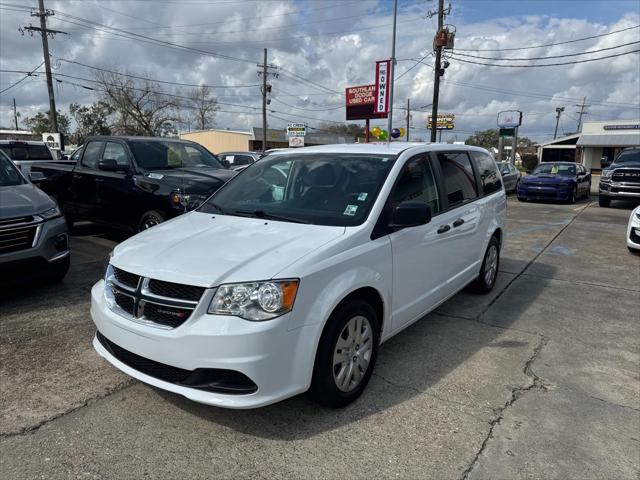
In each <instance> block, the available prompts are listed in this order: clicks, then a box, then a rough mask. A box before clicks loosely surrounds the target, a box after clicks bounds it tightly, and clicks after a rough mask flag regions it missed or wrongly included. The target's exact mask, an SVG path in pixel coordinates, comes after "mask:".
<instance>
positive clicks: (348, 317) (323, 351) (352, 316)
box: [309, 300, 380, 408]
mask: <svg viewBox="0 0 640 480" xmlns="http://www.w3.org/2000/svg"><path fill="white" fill-rule="evenodd" d="M379 342H380V327H379V321H378V317H377V315H376V312H375V310H374V309H373V307H371V305H370V304H369V303H367V302H365V301H364V300H354V301H352V302H349V303H347V304H345V305H343V306H342V307H340V308H339V309H338V310H336V311H335V312H334V313H333V314H332V315H331V318H330V319H329V323H328V324H327V326H326V327H325V330H324V332H323V333H322V337H321V338H320V343H319V345H318V352H317V354H316V362H315V365H314V368H313V380H312V382H311V389H310V390H309V394H310V396H311V397H312V398H313V399H314V400H315V401H316V402H318V403H320V404H321V405H324V406H327V407H331V408H341V407H345V406H347V405H349V404H350V403H351V402H353V401H354V400H355V399H357V398H358V397H359V396H360V394H362V392H363V391H364V389H365V388H366V386H367V384H368V383H369V379H370V378H371V374H372V373H373V367H374V365H375V363H376V357H377V355H378V343H379Z"/></svg>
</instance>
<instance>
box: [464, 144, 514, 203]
mask: <svg viewBox="0 0 640 480" xmlns="http://www.w3.org/2000/svg"><path fill="white" fill-rule="evenodd" d="M471 156H473V159H474V160H475V161H476V166H477V167H478V175H479V176H480V183H481V184H482V193H484V194H485V195H490V194H492V193H494V192H497V191H499V190H501V189H502V180H501V179H500V175H498V168H497V166H496V162H495V161H494V160H493V158H492V157H491V155H488V154H486V153H482V152H471ZM507 168H508V169H509V173H513V171H512V170H511V169H512V168H513V167H512V166H511V165H509V166H508V167H507Z"/></svg>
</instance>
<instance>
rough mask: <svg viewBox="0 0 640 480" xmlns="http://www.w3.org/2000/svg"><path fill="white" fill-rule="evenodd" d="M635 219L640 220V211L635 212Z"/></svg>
mask: <svg viewBox="0 0 640 480" xmlns="http://www.w3.org/2000/svg"><path fill="white" fill-rule="evenodd" d="M636 218H637V219H638V220H640V210H638V211H637V212H636Z"/></svg>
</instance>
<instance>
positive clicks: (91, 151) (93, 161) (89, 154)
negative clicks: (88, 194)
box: [82, 142, 103, 169]
mask: <svg viewBox="0 0 640 480" xmlns="http://www.w3.org/2000/svg"><path fill="white" fill-rule="evenodd" d="M102 145H103V142H89V143H88V144H87V146H86V148H85V151H84V155H83V156H82V165H83V166H85V167H87V168H93V169H97V168H98V161H99V160H100V152H101V151H102Z"/></svg>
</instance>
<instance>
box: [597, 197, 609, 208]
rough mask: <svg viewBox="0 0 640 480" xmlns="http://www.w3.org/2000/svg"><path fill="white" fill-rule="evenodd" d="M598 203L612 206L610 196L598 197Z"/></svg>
mask: <svg viewBox="0 0 640 480" xmlns="http://www.w3.org/2000/svg"><path fill="white" fill-rule="evenodd" d="M598 205H600V206H601V207H605V208H606V207H609V206H611V199H610V198H609V197H603V196H602V195H601V196H599V197H598Z"/></svg>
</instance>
